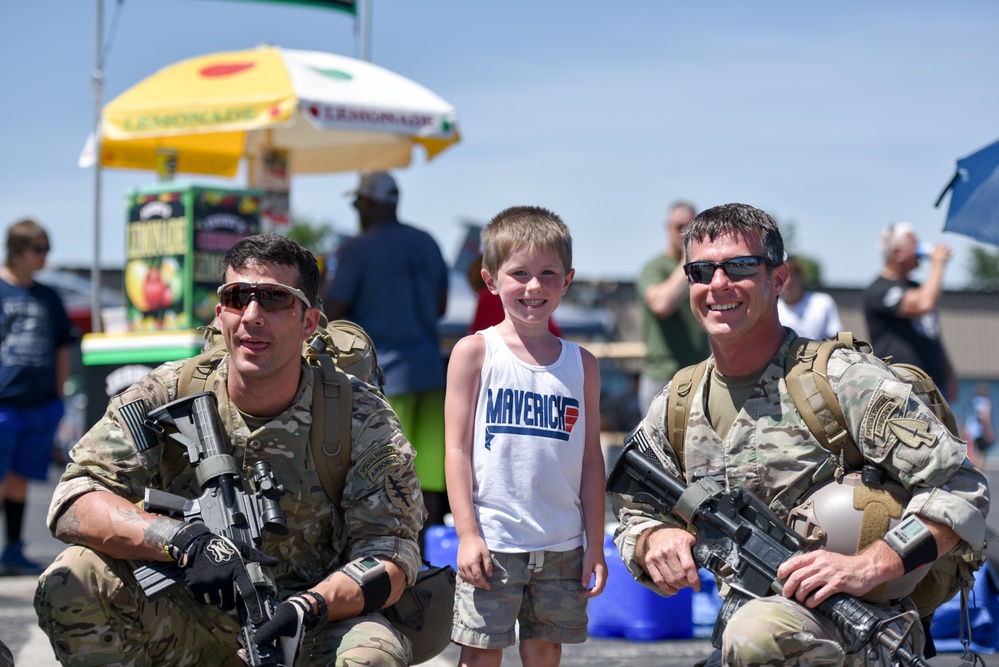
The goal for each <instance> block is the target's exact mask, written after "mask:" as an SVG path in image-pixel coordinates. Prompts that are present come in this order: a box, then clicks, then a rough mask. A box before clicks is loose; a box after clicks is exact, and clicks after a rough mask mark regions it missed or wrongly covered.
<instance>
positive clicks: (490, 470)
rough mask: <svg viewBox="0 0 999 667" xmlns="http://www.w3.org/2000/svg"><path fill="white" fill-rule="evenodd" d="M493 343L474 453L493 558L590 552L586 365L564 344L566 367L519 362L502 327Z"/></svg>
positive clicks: (475, 491)
mask: <svg viewBox="0 0 999 667" xmlns="http://www.w3.org/2000/svg"><path fill="white" fill-rule="evenodd" d="M478 333H479V334H480V335H482V336H483V337H484V338H485V340H486V357H485V360H484V362H483V364H482V378H481V381H480V383H479V400H478V403H477V405H476V408H475V442H474V444H473V447H474V449H473V451H472V501H473V503H474V505H475V512H476V518H477V519H478V522H479V530H480V531H481V533H482V537H483V539H484V540H485V543H486V546H488V547H489V549H490V550H492V551H501V552H527V551H539V550H547V551H568V550H570V549H575V548H576V547H579V546H582V544H583V512H582V503H581V502H580V500H579V482H580V477H581V476H582V469H583V448H584V442H585V440H586V437H585V434H586V415H585V414H584V411H583V406H584V398H583V360H582V357H581V356H580V353H579V346H578V345H577V344H576V343H570V342H568V341H564V340H563V341H562V352H561V354H559V357H558V360H556V361H555V363H553V364H551V365H549V366H533V365H531V364H527V363H524V362H523V361H521V360H520V359H518V358H517V357H516V356H515V355H514V354H513V352H511V351H510V349H509V348H508V347H507V346H506V343H504V342H503V340H502V338H500V335H499V333H497V331H496V329H495V327H490V328H488V329H485V330H483V331H480V332H478Z"/></svg>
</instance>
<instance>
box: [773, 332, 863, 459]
mask: <svg viewBox="0 0 999 667" xmlns="http://www.w3.org/2000/svg"><path fill="white" fill-rule="evenodd" d="M858 344H862V343H860V341H856V340H855V339H854V337H853V334H851V333H849V332H840V333H839V334H837V336H836V339H835V340H824V341H820V340H811V339H808V338H798V339H797V340H795V341H794V342H793V343H792V344H791V349H790V350H788V354H787V359H786V360H785V366H784V377H785V381H786V382H787V391H788V393H789V394H791V400H792V401H793V402H794V407H795V408H796V409H797V410H798V414H800V415H801V418H802V419H803V420H804V422H805V425H806V426H808V430H809V431H811V432H812V435H813V436H815V439H816V440H818V441H819V444H821V445H822V446H823V447H825V448H826V449H828V450H829V451H831V452H833V453H834V454H836V455H842V456H843V458H844V459H845V461H846V463H847V465H848V466H849V467H850V468H851V469H854V470H860V469H861V468H862V467H863V465H864V457H863V454H861V453H860V450H859V449H858V448H857V445H856V443H855V442H854V441H853V438H851V437H850V432H849V431H848V430H847V427H846V417H845V416H844V415H843V409H842V408H841V407H840V404H839V398H837V396H836V393H835V392H834V391H833V389H832V386H831V385H830V384H829V375H828V366H829V357H831V356H832V354H833V352H835V351H836V350H839V349H847V348H850V349H852V348H854V347H855V346H856V345H858Z"/></svg>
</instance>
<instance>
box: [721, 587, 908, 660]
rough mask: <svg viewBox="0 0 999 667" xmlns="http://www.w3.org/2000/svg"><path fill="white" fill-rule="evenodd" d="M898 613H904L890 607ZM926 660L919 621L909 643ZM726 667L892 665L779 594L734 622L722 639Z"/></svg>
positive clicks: (745, 609)
mask: <svg viewBox="0 0 999 667" xmlns="http://www.w3.org/2000/svg"><path fill="white" fill-rule="evenodd" d="M886 609H890V610H891V611H892V612H893V613H899V612H902V611H905V608H902V607H901V606H899V607H886ZM906 643H907V644H908V645H909V647H910V649H911V648H912V646H913V644H914V645H915V646H916V647H917V648H918V651H917V652H916V655H922V647H923V632H922V625H921V624H920V623H919V622H918V621H917V623H916V625H915V627H914V628H913V631H912V635H910V637H909V638H908V640H907V642H906ZM721 652H722V658H723V660H724V664H725V665H744V666H749V665H835V666H836V667H840V666H844V667H847V666H848V667H862V666H865V665H878V664H880V665H889V664H892V663H891V662H890V660H889V659H888V656H887V655H886V654H885V651H884V650H883V649H879V650H878V651H877V653H878V656H877V657H876V658H874V660H872V659H871V656H869V655H868V651H867V647H866V646H862V645H859V643H858V642H856V641H855V640H853V638H852V637H848V636H846V635H845V634H844V633H843V632H842V631H841V630H839V628H837V627H836V626H835V625H834V624H833V622H832V621H831V620H829V619H828V618H826V617H825V616H823V615H822V614H820V613H819V612H817V611H815V610H813V609H809V608H807V607H805V606H804V605H802V604H799V603H798V602H797V601H795V600H789V599H788V598H785V597H782V596H780V595H773V596H770V597H766V598H759V599H756V600H750V601H749V602H747V603H745V604H744V605H743V606H742V607H740V608H739V610H738V611H736V612H735V613H734V614H733V615H732V618H731V619H729V622H728V625H727V626H726V627H725V632H724V634H723V635H722V649H721Z"/></svg>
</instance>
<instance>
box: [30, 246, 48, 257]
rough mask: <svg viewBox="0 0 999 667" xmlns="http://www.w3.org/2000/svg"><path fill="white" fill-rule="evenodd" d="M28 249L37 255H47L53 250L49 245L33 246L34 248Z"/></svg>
mask: <svg viewBox="0 0 999 667" xmlns="http://www.w3.org/2000/svg"><path fill="white" fill-rule="evenodd" d="M28 249H29V250H31V252H33V253H35V254H36V255H44V254H45V253H47V252H49V251H50V250H52V246H48V245H33V246H29V247H28Z"/></svg>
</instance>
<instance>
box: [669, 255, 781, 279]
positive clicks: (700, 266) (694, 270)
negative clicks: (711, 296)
mask: <svg viewBox="0 0 999 667" xmlns="http://www.w3.org/2000/svg"><path fill="white" fill-rule="evenodd" d="M769 263H770V260H768V259H767V258H766V257H761V256H760V255H746V256H745V257H733V258H732V259H726V260H725V261H724V262H690V263H689V264H684V265H683V272H684V273H686V274H687V281H688V282H689V283H690V284H691V285H693V284H694V283H701V284H702V285H710V284H711V279H712V278H714V276H715V271H717V270H718V269H721V270H722V271H724V272H725V275H726V276H728V277H729V278H730V279H731V280H741V279H743V278H749V277H751V276H755V275H756V274H757V273H759V272H760V265H761V264H769Z"/></svg>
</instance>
